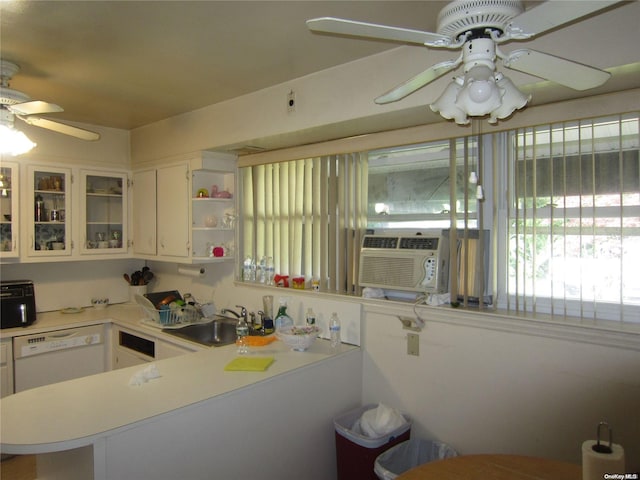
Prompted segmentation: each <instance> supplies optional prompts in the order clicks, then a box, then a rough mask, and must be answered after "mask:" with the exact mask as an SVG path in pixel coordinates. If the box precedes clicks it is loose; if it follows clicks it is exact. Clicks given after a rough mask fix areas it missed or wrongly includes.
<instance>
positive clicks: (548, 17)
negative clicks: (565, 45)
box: [505, 0, 621, 39]
mask: <svg viewBox="0 0 640 480" xmlns="http://www.w3.org/2000/svg"><path fill="white" fill-rule="evenodd" d="M620 1H621V0H585V1H577V2H576V1H561V0H547V1H546V2H544V3H541V4H540V5H537V6H535V7H533V8H530V9H529V10H526V11H524V12H522V13H521V14H520V15H517V16H516V17H514V18H513V19H512V20H511V22H509V25H508V26H507V29H506V32H505V33H506V34H507V35H508V36H510V37H511V38H516V39H525V38H530V37H533V36H534V35H539V34H541V33H544V32H546V31H547V30H551V29H552V28H555V27H559V26H560V25H564V24H565V23H569V22H571V21H573V20H576V19H578V18H581V17H584V16H585V15H589V14H590V13H593V12H597V11H598V10H602V9H603V8H607V7H610V6H611V5H614V4H616V3H619V2H620Z"/></svg>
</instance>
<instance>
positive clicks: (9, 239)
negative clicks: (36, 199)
mask: <svg viewBox="0 0 640 480" xmlns="http://www.w3.org/2000/svg"><path fill="white" fill-rule="evenodd" d="M0 214H1V216H0V258H12V257H17V256H18V255H19V250H18V221H19V218H18V164H17V163H10V162H3V163H2V166H0Z"/></svg>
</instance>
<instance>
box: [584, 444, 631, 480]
mask: <svg viewBox="0 0 640 480" xmlns="http://www.w3.org/2000/svg"><path fill="white" fill-rule="evenodd" d="M597 443H598V442H597V441H596V440H586V441H584V442H583V443H582V480H602V479H603V478H614V477H605V476H604V475H605V473H607V474H609V475H611V474H614V473H617V474H622V475H623V476H624V473H625V467H624V449H623V448H622V446H620V445H618V444H617V443H612V444H611V453H599V452H596V451H595V450H594V449H593V446H594V445H597ZM600 445H601V446H602V445H606V446H609V444H608V443H602V442H600Z"/></svg>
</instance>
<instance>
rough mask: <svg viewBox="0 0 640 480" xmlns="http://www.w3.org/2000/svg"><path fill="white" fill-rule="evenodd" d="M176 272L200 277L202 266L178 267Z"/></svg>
mask: <svg viewBox="0 0 640 480" xmlns="http://www.w3.org/2000/svg"><path fill="white" fill-rule="evenodd" d="M178 273H179V274H180V275H186V276H188V277H201V276H203V275H204V267H178Z"/></svg>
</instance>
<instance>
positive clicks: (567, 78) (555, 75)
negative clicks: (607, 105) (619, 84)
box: [502, 49, 611, 90]
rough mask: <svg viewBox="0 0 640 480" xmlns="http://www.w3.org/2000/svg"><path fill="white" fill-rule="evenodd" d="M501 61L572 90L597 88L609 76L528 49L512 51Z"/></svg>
mask: <svg viewBox="0 0 640 480" xmlns="http://www.w3.org/2000/svg"><path fill="white" fill-rule="evenodd" d="M502 61H503V63H504V66H505V67H507V68H510V69H512V70H518V71H519V72H524V73H529V74H531V75H535V76H536V77H540V78H544V79H545V80H551V81H553V82H556V83H559V84H560V85H564V86H566V87H569V88H573V89H574V90H588V89H590V88H595V87H599V86H600V85H602V84H603V83H605V82H606V81H607V80H608V79H609V77H610V76H611V74H610V73H609V72H605V71H604V70H600V69H599V68H596V67H591V66H589V65H583V64H582V63H577V62H573V61H571V60H567V59H566V58H561V57H556V56H554V55H550V54H548V53H542V52H538V51H536V50H529V49H521V50H514V51H513V52H511V53H510V54H509V55H507V56H506V57H505V58H503V60H502Z"/></svg>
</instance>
